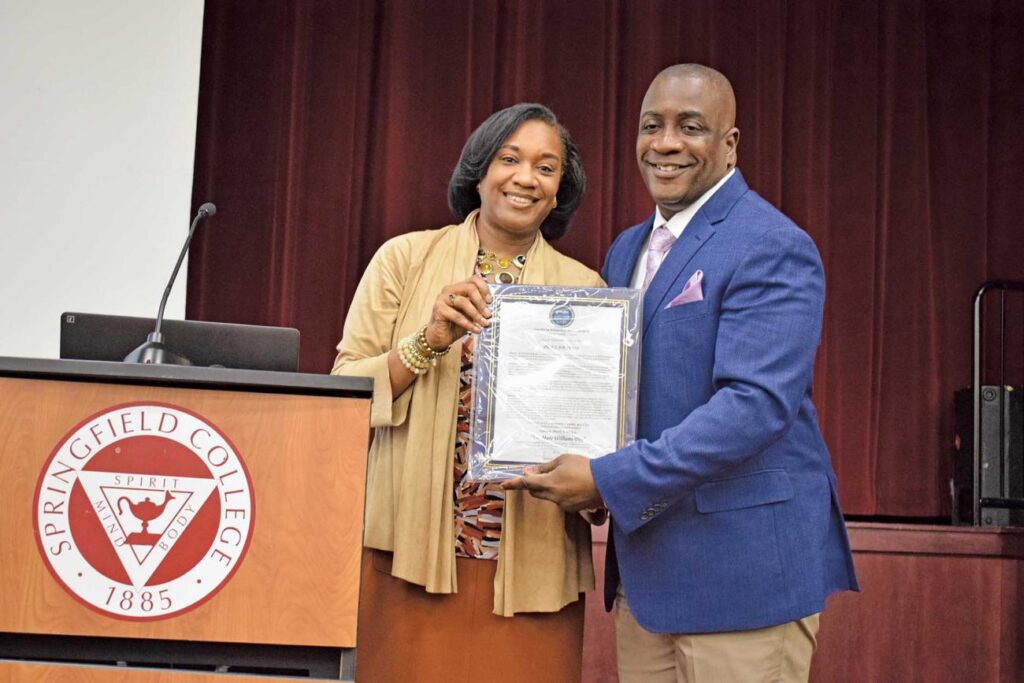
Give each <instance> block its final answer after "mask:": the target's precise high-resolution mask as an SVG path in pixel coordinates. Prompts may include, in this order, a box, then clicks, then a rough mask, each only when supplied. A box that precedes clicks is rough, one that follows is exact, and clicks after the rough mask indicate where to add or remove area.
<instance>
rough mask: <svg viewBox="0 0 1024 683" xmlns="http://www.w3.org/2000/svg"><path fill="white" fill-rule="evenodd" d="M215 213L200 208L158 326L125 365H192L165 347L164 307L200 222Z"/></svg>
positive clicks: (167, 291)
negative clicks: (163, 328)
mask: <svg viewBox="0 0 1024 683" xmlns="http://www.w3.org/2000/svg"><path fill="white" fill-rule="evenodd" d="M215 213H217V207H216V206H214V205H213V204H212V203H211V202H206V203H205V204H203V205H202V206H200V207H199V211H197V212H196V217H195V218H193V219H192V225H191V226H190V227H189V229H188V237H186V238H185V244H184V246H182V248H181V253H180V254H178V262H177V263H175V264H174V271H173V272H171V279H170V280H168V282H167V287H166V288H165V289H164V295H163V298H161V299H160V309H159V310H158V311H157V314H156V324H155V326H154V327H153V331H152V332H150V333H149V335H148V336H147V337H146V341H145V342H144V343H142V344H141V345H139V346H138V347H136V348H135V350H134V351H132V352H131V353H129V354H128V355H127V356H125V358H124V362H125V363H146V364H158V365H192V361H190V360H189V359H188V358H185V357H184V356H181V355H179V354H177V353H175V352H173V351H171V350H170V349H168V348H167V347H166V346H165V345H164V335H163V334H162V333H161V332H160V326H161V325H162V324H163V322H164V307H166V306H167V297H169V296H170V295H171V287H173V286H174V280H175V278H177V277H178V269H179V268H181V262H182V261H184V260H185V254H187V253H188V246H189V245H190V244H191V243H192V235H193V234H194V233H195V231H196V226H197V225H199V221H201V220H203V219H204V218H207V217H209V216H212V215H213V214H215Z"/></svg>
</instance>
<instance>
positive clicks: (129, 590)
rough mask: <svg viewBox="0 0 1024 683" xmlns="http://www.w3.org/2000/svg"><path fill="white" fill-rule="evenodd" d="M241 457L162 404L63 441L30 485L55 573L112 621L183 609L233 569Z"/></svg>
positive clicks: (241, 506) (240, 535)
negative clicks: (33, 485) (113, 619)
mask: <svg viewBox="0 0 1024 683" xmlns="http://www.w3.org/2000/svg"><path fill="white" fill-rule="evenodd" d="M253 512H254V498H253V489H252V483H251V481H250V480H249V473H248V472H247V471H246V469H245V464H244V463H243V462H242V459H241V458H240V457H239V455H238V453H237V452H236V451H235V448H234V446H233V445H232V444H231V442H230V441H229V440H228V438H227V437H226V436H225V435H224V434H223V433H221V431H220V430H219V429H217V428H216V427H215V426H214V425H213V424H211V423H210V422H209V421H207V420H205V419H204V418H202V417H200V416H199V415H196V414H195V413H192V412H190V411H188V410H185V409H183V408H178V407H175V406H171V405H164V404H159V403H132V404H127V405H119V406H113V407H111V408H108V409H106V410H104V411H102V412H100V413H97V414H96V415H93V416H92V417H90V418H87V419H86V420H84V421H83V422H82V423H81V424H79V425H78V426H77V427H75V428H74V429H72V430H71V431H70V432H69V433H68V434H66V435H65V436H64V438H63V439H61V441H60V443H58V444H57V445H56V447H55V448H54V449H53V452H52V453H51V454H50V458H49V460H47V462H46V465H45V466H44V468H43V471H42V472H41V473H40V476H39V483H38V484H37V485H36V494H35V501H34V503H33V513H34V514H33V519H34V522H35V533H36V540H37V542H38V544H39V552H40V553H42V556H43V560H44V561H45V562H46V564H47V566H48V567H49V568H50V571H51V572H52V573H53V575H54V576H55V577H56V579H57V580H58V581H59V582H60V583H61V584H62V585H63V586H64V588H65V589H66V590H67V591H68V592H70V593H71V594H72V595H74V596H75V597H76V598H78V599H79V600H80V601H81V602H83V603H85V604H86V605H87V606H88V607H91V608H92V609H94V610H96V611H98V612H101V613H103V614H107V615H110V616H113V617H117V618H119V619H131V620H153V619H165V618H167V617H171V616H175V615H177V614H181V613H182V612H185V611H187V610H190V609H192V608H194V607H197V606H199V605H200V604H202V603H203V602H205V601H206V600H208V599H209V598H210V597H212V596H213V594H214V593H216V592H217V591H218V590H220V588H221V587H223V586H224V584H226V583H227V581H228V580H229V579H230V578H231V576H232V575H233V574H234V572H235V571H236V570H237V569H238V567H239V565H240V564H241V562H242V559H243V557H244V556H245V552H246V550H247V549H248V547H249V540H250V538H251V536H252V529H253V526H252V525H253Z"/></svg>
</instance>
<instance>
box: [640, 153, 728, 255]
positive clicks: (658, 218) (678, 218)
mask: <svg viewBox="0 0 1024 683" xmlns="http://www.w3.org/2000/svg"><path fill="white" fill-rule="evenodd" d="M734 173H736V169H735V168H732V169H730V170H729V172H728V173H726V174H725V175H724V176H722V179H721V180H719V181H718V182H717V183H715V185H714V187H712V188H711V189H710V190H708V191H707V192H705V193H704V194H702V195H701V196H700V197H699V198H698V199H697V201H695V202H694V203H693V204H690V205H689V206H688V207H686V208H685V209H683V210H682V211H680V212H679V213H677V214H676V215H674V216H672V218H670V219H669V220H665V217H664V216H662V215H661V209H659V208H658V207H657V206H655V207H654V225H652V226H651V230H652V231H653V230H655V229H657V228H660V227H661V226H663V225H664V226H666V227H668V230H669V232H671V233H672V234H673V235H674V236H675V238H676V239H679V236H680V235H682V234H683V230H685V229H686V226H687V225H689V224H690V221H691V220H693V217H694V216H696V215H697V212H698V211H700V207H702V206H704V205H705V204H706V203H707V201H708V200H709V199H711V196H712V195H714V194H715V193H716V192H718V188H720V187H722V185H725V183H726V181H728V180H729V178H731V177H732V176H733V174H734Z"/></svg>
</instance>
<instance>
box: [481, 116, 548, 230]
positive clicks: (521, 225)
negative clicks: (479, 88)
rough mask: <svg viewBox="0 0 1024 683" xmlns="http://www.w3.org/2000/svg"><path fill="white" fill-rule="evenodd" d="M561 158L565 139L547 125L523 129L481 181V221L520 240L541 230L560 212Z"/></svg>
mask: <svg viewBox="0 0 1024 683" xmlns="http://www.w3.org/2000/svg"><path fill="white" fill-rule="evenodd" d="M562 153H563V150H562V140H561V138H560V137H559V136H558V132H557V131H556V130H555V129H554V128H553V127H551V126H550V125H548V124H547V123H545V122H543V121H538V120H535V119H533V120H530V121H527V122H525V123H523V124H522V125H521V126H519V128H517V129H516V130H515V131H513V133H512V135H510V136H509V137H508V139H507V140H505V142H504V144H502V146H501V147H500V148H499V149H498V152H497V154H495V155H494V158H493V159H491V163H490V165H489V166H488V167H487V175H485V176H484V179H483V180H481V181H480V185H479V189H480V221H482V222H483V223H484V224H485V225H486V226H487V227H490V228H493V229H496V230H499V231H502V232H508V233H513V234H515V235H518V236H522V235H525V234H528V233H530V232H536V231H537V230H539V229H540V224H541V223H543V222H544V219H545V218H547V217H548V214H549V213H551V209H553V208H555V195H556V194H557V193H558V184H559V182H560V181H561V179H562Z"/></svg>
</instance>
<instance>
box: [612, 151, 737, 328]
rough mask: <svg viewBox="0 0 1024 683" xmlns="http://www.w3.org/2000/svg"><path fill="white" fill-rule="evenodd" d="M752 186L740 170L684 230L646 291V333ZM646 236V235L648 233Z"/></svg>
mask: <svg viewBox="0 0 1024 683" xmlns="http://www.w3.org/2000/svg"><path fill="white" fill-rule="evenodd" d="M748 189H749V188H748V187H747V183H746V181H745V180H744V179H743V174H742V173H740V171H739V169H736V172H735V173H734V174H733V176H732V177H731V178H729V180H727V181H726V183H725V184H724V185H722V187H720V188H718V191H717V192H715V194H713V195H712V196H711V198H710V199H708V201H707V203H705V204H704V206H702V207H701V209H700V211H698V212H697V215H695V216H694V217H693V219H692V220H691V221H690V224H689V225H687V226H686V229H685V230H683V234H682V235H681V236H680V237H679V241H678V242H676V243H675V244H674V245H673V246H672V248H671V249H670V250H669V252H668V256H666V257H665V260H664V261H663V262H662V264H661V267H659V268H658V272H657V273H656V274H655V275H654V279H653V280H652V281H651V286H650V287H648V288H647V292H646V293H645V294H644V332H645V333H646V331H647V328H648V327H650V324H651V320H653V319H654V315H655V314H656V313H657V312H658V311H659V310H661V309H663V308H664V307H665V305H666V304H667V303H668V302H669V301H670V300H671V298H670V297H669V296H668V295H669V294H670V293H671V294H677V293H678V292H679V290H680V289H682V282H680V279H681V276H682V275H683V271H684V270H686V269H687V268H686V266H687V264H688V263H689V262H690V259H692V258H693V257H694V255H695V254H696V253H697V252H698V251H699V250H700V249H701V247H703V246H704V245H705V244H707V243H708V241H709V240H710V239H711V236H712V235H714V234H715V225H717V224H718V223H721V222H722V221H723V220H725V218H726V217H727V216H728V215H729V212H730V211H731V210H732V207H733V206H735V205H736V202H737V201H739V199H740V197H742V196H743V195H744V194H746V192H747V191H748ZM651 225H653V217H652V220H651V221H649V222H648V224H647V227H648V230H649V229H650V226H651ZM644 235H645V236H646V232H645V233H644ZM641 243H642V242H641ZM638 256H639V254H638V253H636V252H634V253H633V255H632V258H633V260H632V261H631V263H636V259H637V257H638Z"/></svg>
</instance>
